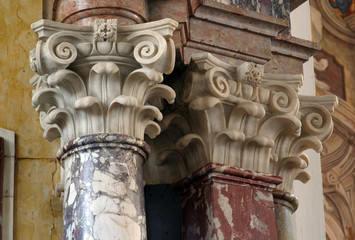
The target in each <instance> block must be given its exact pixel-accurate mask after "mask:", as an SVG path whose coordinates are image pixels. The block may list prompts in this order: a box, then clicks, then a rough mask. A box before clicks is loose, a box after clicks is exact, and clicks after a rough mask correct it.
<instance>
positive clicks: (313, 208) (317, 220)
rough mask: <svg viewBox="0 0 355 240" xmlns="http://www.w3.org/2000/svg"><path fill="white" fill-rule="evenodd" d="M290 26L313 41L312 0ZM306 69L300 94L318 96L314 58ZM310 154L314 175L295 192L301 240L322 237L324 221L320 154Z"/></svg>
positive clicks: (293, 14) (297, 184)
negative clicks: (297, 202) (316, 93)
mask: <svg viewBox="0 0 355 240" xmlns="http://www.w3.org/2000/svg"><path fill="white" fill-rule="evenodd" d="M291 26H292V28H291V34H292V35H293V36H295V37H298V38H303V39H307V40H312V34H311V20H310V6H309V1H306V2H305V3H303V4H302V5H301V6H299V7H298V8H297V9H295V10H294V11H293V12H291ZM303 72H304V82H303V86H302V88H301V90H300V94H303V95H315V78H314V67H313V58H310V60H309V61H307V62H306V63H304V65H303ZM307 155H308V157H309V160H310V163H309V166H308V169H307V170H308V172H309V173H310V174H311V180H310V181H309V182H308V183H307V184H303V183H301V182H299V181H296V182H295V183H294V194H295V195H296V196H297V198H298V199H299V201H300V204H299V208H298V210H297V211H296V213H295V214H294V216H295V221H296V235H297V239H298V240H314V239H319V240H323V239H325V223H324V209H323V206H324V204H323V188H322V175H321V165H320V154H318V153H316V152H314V151H311V150H310V151H307Z"/></svg>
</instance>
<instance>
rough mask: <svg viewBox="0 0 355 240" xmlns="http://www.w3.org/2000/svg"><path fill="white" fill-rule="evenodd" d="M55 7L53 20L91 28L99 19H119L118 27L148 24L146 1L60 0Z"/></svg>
mask: <svg viewBox="0 0 355 240" xmlns="http://www.w3.org/2000/svg"><path fill="white" fill-rule="evenodd" d="M55 4H56V5H55V6H53V20H55V21H57V22H62V23H67V24H74V25H83V26H90V25H92V24H93V22H94V21H95V20H97V19H117V21H118V25H132V24H137V23H144V22H147V18H148V17H147V15H148V14H147V12H148V10H147V3H146V1H145V0H110V1H97V0H85V1H82V0H58V1H56V2H55Z"/></svg>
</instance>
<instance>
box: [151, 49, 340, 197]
mask: <svg viewBox="0 0 355 240" xmlns="http://www.w3.org/2000/svg"><path fill="white" fill-rule="evenodd" d="M302 80H303V76H302V75H291V74H269V73H264V72H263V66H262V65H257V64H254V63H250V62H244V63H243V64H241V65H239V66H231V65H229V64H227V63H225V62H222V61H220V60H219V59H217V58H215V57H214V56H212V55H210V54H197V55H195V56H193V57H192V60H191V64H190V65H189V67H188V68H187V70H186V73H185V75H184V79H183V83H182V84H180V86H178V87H177V88H176V89H175V90H176V91H177V92H179V91H180V93H181V94H179V96H180V98H179V99H178V101H177V102H178V104H177V107H176V110H174V111H173V113H171V114H170V115H167V116H165V117H164V120H163V121H162V123H161V126H162V129H163V132H166V133H165V134H164V133H162V136H160V137H159V138H158V139H157V141H158V142H164V144H163V145H162V146H163V147H161V148H160V152H159V153H157V154H156V156H155V158H156V166H155V168H154V167H153V166H151V165H152V164H153V162H154V161H150V163H148V165H147V166H145V168H146V169H145V170H146V173H147V174H145V175H146V178H147V179H146V181H147V182H150V181H151V182H152V183H159V182H160V181H162V182H165V183H167V182H169V180H160V179H159V178H157V177H156V176H157V175H158V176H159V171H162V169H164V170H165V171H166V169H169V166H170V167H173V168H174V169H178V171H176V173H175V174H172V175H171V176H170V180H171V182H174V181H176V180H178V179H179V178H182V177H184V176H187V175H188V174H190V173H192V172H194V171H196V170H197V169H199V168H201V167H203V166H204V165H206V164H207V163H209V162H213V163H219V164H224V165H228V166H233V167H238V168H243V169H248V170H252V171H257V172H262V173H267V174H271V175H277V176H281V177H282V178H283V183H282V184H281V185H279V186H278V189H280V190H283V191H286V192H291V191H292V185H293V181H294V180H295V179H297V180H301V181H303V182H306V181H308V179H309V177H310V176H309V174H308V173H307V172H306V171H305V169H306V168H307V166H308V161H309V160H308V157H307V156H306V155H305V154H304V153H303V151H304V150H306V149H309V148H311V149H314V150H315V151H318V152H319V151H321V149H322V143H321V141H323V140H325V139H326V138H328V137H329V136H330V134H331V132H332V129H333V123H332V120H331V115H330V112H331V111H332V110H333V109H334V107H335V105H336V104H337V101H336V97H334V96H324V97H316V96H301V95H299V94H298V89H299V87H300V86H301V85H302ZM177 82H179V81H177ZM179 87H180V88H179ZM172 129H179V130H180V131H176V130H172ZM172 134H175V136H176V137H175V141H176V144H170V145H169V144H167V143H165V142H166V141H164V139H163V138H166V137H168V136H169V137H171V136H172ZM173 142H174V141H173ZM153 151H154V146H153ZM172 159H173V160H172ZM150 166H151V167H150ZM154 169H157V170H156V171H157V172H158V173H156V172H154ZM152 173H153V174H152ZM149 174H150V175H149ZM155 174H156V175H155ZM154 175H155V176H154ZM150 176H152V177H150Z"/></svg>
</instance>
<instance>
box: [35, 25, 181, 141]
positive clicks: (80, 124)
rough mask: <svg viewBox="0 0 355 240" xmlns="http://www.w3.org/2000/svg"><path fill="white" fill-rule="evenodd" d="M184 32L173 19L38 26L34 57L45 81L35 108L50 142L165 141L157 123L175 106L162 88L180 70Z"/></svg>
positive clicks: (170, 94) (38, 79) (167, 90)
mask: <svg viewBox="0 0 355 240" xmlns="http://www.w3.org/2000/svg"><path fill="white" fill-rule="evenodd" d="M176 27H177V23H176V22H175V21H173V20H171V19H163V20H160V21H156V22H150V23H144V24H137V25H132V26H117V20H98V21H96V22H95V23H94V26H74V25H68V24H62V23H57V22H51V21H48V20H40V21H38V22H36V23H34V24H32V29H33V30H34V31H36V32H37V34H38V35H39V37H40V40H39V41H38V43H37V47H36V48H35V49H34V50H32V51H31V54H30V63H31V67H32V69H33V70H34V71H35V72H36V73H37V75H36V76H35V77H34V78H32V80H31V83H32V84H33V85H34V86H35V87H36V90H34V91H33V98H32V104H33V106H34V107H35V108H36V110H37V111H38V112H40V121H41V125H42V128H43V129H44V136H45V138H47V139H48V140H50V141H51V140H53V139H55V138H57V137H61V141H62V144H63V143H65V142H67V141H69V140H71V139H74V138H77V137H81V136H84V135H89V134H96V133H119V134H126V135H130V136H133V137H138V138H141V139H143V138H144V134H148V135H149V136H150V137H152V138H154V137H155V136H156V135H157V134H159V133H160V127H159V125H158V124H157V123H156V122H155V121H154V119H157V120H161V119H162V114H161V113H160V111H159V108H160V107H161V106H162V102H161V101H162V99H165V100H167V101H168V102H169V103H172V102H174V99H175V92H174V91H173V90H172V89H171V88H170V87H168V86H166V85H163V84H160V83H161V82H162V81H163V73H166V74H168V73H170V72H171V71H172V70H173V67H174V63H175V47H174V43H173V41H172V39H171V37H172V34H173V31H174V29H175V28H176Z"/></svg>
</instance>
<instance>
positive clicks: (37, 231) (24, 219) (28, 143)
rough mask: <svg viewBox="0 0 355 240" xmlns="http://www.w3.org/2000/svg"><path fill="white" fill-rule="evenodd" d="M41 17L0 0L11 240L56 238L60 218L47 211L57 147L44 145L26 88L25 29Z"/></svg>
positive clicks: (38, 11)
mask: <svg viewBox="0 0 355 240" xmlns="http://www.w3.org/2000/svg"><path fill="white" fill-rule="evenodd" d="M41 16H42V1H41V0H11V1H10V0H0V49H1V51H0V127H1V128H5V129H9V130H11V131H13V132H15V134H16V159H15V198H14V219H15V220H14V239H15V240H32V239H33V240H34V239H36V240H37V239H60V237H59V236H60V235H59V233H60V230H58V225H57V224H60V223H61V219H62V216H61V213H60V212H56V211H54V209H53V207H52V206H53V204H52V198H53V197H52V193H53V189H54V186H55V183H56V182H57V181H59V174H60V171H59V166H58V165H57V163H56V161H55V160H54V159H53V156H55V154H56V151H57V149H58V146H59V142H53V143H48V142H47V141H46V140H44V138H43V136H42V133H43V131H42V130H41V127H40V124H39V120H38V114H37V113H36V112H35V111H34V109H33V108H32V106H31V90H32V89H33V87H32V86H31V85H30V84H29V79H30V78H31V77H32V76H33V75H34V74H33V71H32V70H31V69H30V67H29V60H28V59H29V57H28V54H29V51H30V50H31V49H32V48H34V47H35V45H36V42H37V37H36V35H35V33H33V31H32V30H31V29H30V25H31V23H33V22H35V21H37V20H38V19H40V18H41Z"/></svg>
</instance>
